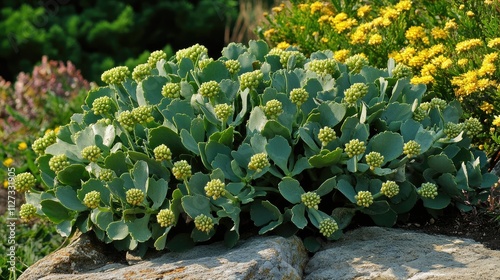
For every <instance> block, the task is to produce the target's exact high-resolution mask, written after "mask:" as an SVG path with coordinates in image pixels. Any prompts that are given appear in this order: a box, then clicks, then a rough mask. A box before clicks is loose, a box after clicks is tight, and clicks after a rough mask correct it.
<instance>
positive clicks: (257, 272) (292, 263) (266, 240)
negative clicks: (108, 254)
mask: <svg viewBox="0 0 500 280" xmlns="http://www.w3.org/2000/svg"><path fill="white" fill-rule="evenodd" d="M72 254H74V255H78V254H80V253H79V252H74V251H72ZM94 254H95V255H96V256H97V255H99V253H98V252H96V253H94ZM98 257H101V256H98ZM56 259H74V257H73V256H72V255H71V254H70V253H68V251H67V250H64V249H62V250H60V251H57V252H55V253H53V254H52V255H50V256H49V257H47V258H44V259H42V260H41V261H40V262H37V263H36V264H35V265H33V266H32V267H30V268H29V269H28V270H26V272H25V273H24V274H23V275H22V276H21V277H20V278H19V279H44V280H49V279H51V280H52V279H75V280H76V279H82V280H84V279H85V280H106V279H193V280H194V279H196V280H199V279H287V280H289V279H290V280H291V279H302V272H303V269H304V267H305V265H306V263H307V261H308V256H307V252H306V250H305V248H304V246H303V244H302V242H301V241H300V239H299V238H298V237H291V238H283V237H277V236H272V237H254V238H251V239H249V240H245V241H241V242H240V243H239V244H238V245H237V246H236V247H234V248H232V249H228V248H226V247H224V245H223V244H221V243H215V244H212V245H203V246H197V247H195V248H193V249H191V250H189V251H187V252H183V253H173V252H168V253H165V254H161V255H160V256H158V257H155V258H151V259H147V260H144V261H140V262H133V264H132V265H126V264H124V263H109V264H105V263H104V262H102V261H100V262H99V267H96V264H94V263H90V264H91V265H92V266H91V267H89V269H80V268H81V267H82V265H83V264H78V265H75V266H74V267H73V266H72V265H71V264H70V262H68V261H66V262H65V264H64V266H66V267H67V268H68V269H67V270H52V274H50V275H48V274H47V273H46V271H48V270H49V269H47V268H46V267H48V266H55V265H56V263H55V262H54V260H56ZM101 260H102V259H101ZM87 263H88V262H87ZM40 270H41V271H40ZM35 272H40V273H39V274H38V277H36V278H33V276H34V275H36V274H35Z"/></svg>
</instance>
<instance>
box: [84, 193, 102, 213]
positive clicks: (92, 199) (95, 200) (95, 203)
mask: <svg viewBox="0 0 500 280" xmlns="http://www.w3.org/2000/svg"><path fill="white" fill-rule="evenodd" d="M83 204H85V206H87V207H88V208H90V209H95V208H97V207H99V204H101V193H100V192H98V191H91V192H88V193H86V194H85V197H84V198H83Z"/></svg>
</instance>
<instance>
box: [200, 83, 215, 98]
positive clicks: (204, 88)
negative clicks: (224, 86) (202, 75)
mask: <svg viewBox="0 0 500 280" xmlns="http://www.w3.org/2000/svg"><path fill="white" fill-rule="evenodd" d="M219 92H220V85H219V83H217V82H216V81H209V82H205V83H202V84H201V85H200V88H199V93H200V94H201V95H202V96H204V97H207V98H212V97H216V96H217V95H219Z"/></svg>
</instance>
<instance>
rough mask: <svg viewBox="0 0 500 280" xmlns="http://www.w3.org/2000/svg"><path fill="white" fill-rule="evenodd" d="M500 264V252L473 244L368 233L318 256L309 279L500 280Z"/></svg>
mask: <svg viewBox="0 0 500 280" xmlns="http://www.w3.org/2000/svg"><path fill="white" fill-rule="evenodd" d="M499 264H500V251H495V250H489V249H487V248H484V247H483V245H481V244H479V243H477V242H475V241H473V240H470V239H459V238H456V237H450V236H442V235H428V234H424V233H416V232H409V231H404V230H399V229H386V228H378V227H366V228H359V229H356V230H353V231H350V232H347V233H346V235H345V238H343V239H342V240H340V241H338V242H334V243H331V244H329V245H328V246H327V247H326V248H324V249H323V250H322V251H320V252H318V253H316V254H315V255H314V256H313V257H312V258H311V260H310V261H309V263H308V265H307V267H306V270H305V277H304V278H305V279H306V280H319V279H337V280H343V279H346V280H347V279H349V280H351V279H356V280H367V279H387V280H389V279H391V280H392V279H410V280H417V279H455V280H458V279H467V280H469V279H500V266H499Z"/></svg>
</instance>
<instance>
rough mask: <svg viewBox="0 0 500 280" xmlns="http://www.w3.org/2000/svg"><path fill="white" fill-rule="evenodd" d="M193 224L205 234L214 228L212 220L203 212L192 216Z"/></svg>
mask: <svg viewBox="0 0 500 280" xmlns="http://www.w3.org/2000/svg"><path fill="white" fill-rule="evenodd" d="M194 225H195V227H196V228H197V229H198V230H199V231H203V232H206V233H207V234H208V233H209V232H210V231H211V230H212V229H213V228H214V221H213V220H212V218H210V217H208V216H207V215H205V214H200V215H198V216H196V217H195V218H194Z"/></svg>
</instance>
